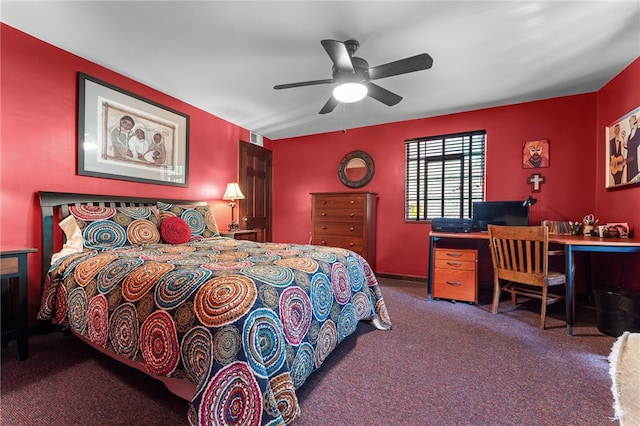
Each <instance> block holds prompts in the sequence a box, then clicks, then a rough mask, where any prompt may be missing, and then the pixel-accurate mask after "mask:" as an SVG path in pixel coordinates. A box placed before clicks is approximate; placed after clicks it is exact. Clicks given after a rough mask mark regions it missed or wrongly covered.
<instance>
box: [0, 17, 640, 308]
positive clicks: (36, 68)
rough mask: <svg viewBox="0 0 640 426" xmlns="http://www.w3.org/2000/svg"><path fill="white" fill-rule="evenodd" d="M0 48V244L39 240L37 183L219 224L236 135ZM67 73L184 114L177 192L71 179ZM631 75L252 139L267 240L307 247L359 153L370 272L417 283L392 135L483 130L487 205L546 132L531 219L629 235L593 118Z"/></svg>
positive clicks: (517, 178) (78, 61)
mask: <svg viewBox="0 0 640 426" xmlns="http://www.w3.org/2000/svg"><path fill="white" fill-rule="evenodd" d="M0 42H1V45H0V47H1V49H0V55H1V56H0V66H1V69H0V72H1V75H2V80H1V82H0V95H1V98H0V102H1V105H2V109H1V111H0V118H1V124H2V125H1V127H0V143H1V144H2V145H1V150H0V157H1V158H0V166H1V168H0V178H1V181H0V183H1V195H0V197H1V198H0V202H1V204H2V209H1V210H0V211H1V213H0V215H1V216H0V242H1V244H2V245H3V246H7V245H13V246H16V245H17V246H29V247H38V248H39V247H40V239H41V230H40V212H39V207H38V201H37V194H36V193H37V191H58V192H65V191H66V192H85V193H96V194H112V195H133V196H137V195H144V196H148V197H159V198H160V197H169V198H187V199H205V200H210V203H211V205H212V206H213V208H214V211H215V214H216V217H217V219H218V222H219V223H221V224H225V223H227V222H228V221H229V220H230V211H229V208H228V206H227V203H226V202H223V201H220V198H221V197H222V193H223V191H224V188H225V185H226V183H227V182H231V181H234V180H236V179H237V167H234V166H231V167H229V166H227V165H229V164H231V165H235V164H237V156H238V141H239V140H248V131H247V130H246V129H242V128H240V127H238V126H236V125H233V124H231V123H229V122H226V121H224V120H222V119H220V118H218V117H215V116H213V115H211V114H208V113H206V112H204V111H202V110H199V109H197V108H195V107H193V106H191V105H188V104H186V103H184V102H182V101H180V100H178V99H175V98H172V97H170V96H168V95H166V94H164V93H162V92H159V91H157V90H154V89H152V88H150V87H148V86H145V85H143V84H141V83H138V82H136V81H133V80H131V79H128V78H126V77H124V76H122V75H120V74H117V73H115V72H113V71H110V70H108V69H106V68H103V67H101V66H99V65H96V64H94V63H92V62H89V61H87V60H85V59H83V58H80V57H77V56H74V55H72V54H70V53H68V52H65V51H63V50H61V49H58V48H56V47H54V46H51V45H49V44H46V43H44V42H42V41H39V40H37V39H35V38H33V37H31V36H28V35H26V34H24V33H22V32H20V31H18V30H15V29H14V28H11V27H9V26H7V25H5V24H0ZM78 72H84V73H87V74H89V75H91V76H94V77H97V78H99V79H102V80H105V81H108V82H110V83H112V84H114V85H116V86H118V87H121V88H123V89H126V90H129V91H131V92H134V93H136V94H139V95H141V96H144V97H146V98H149V99H151V100H153V101H156V102H159V103H161V104H163V105H166V106H168V107H170V108H174V109H176V110H179V111H182V112H184V113H186V114H188V115H189V116H190V120H191V121H190V153H189V154H190V155H189V188H177V187H172V186H164V185H154V184H141V183H135V182H127V181H119V180H112V179H101V178H92V177H86V176H78V175H77V170H76V169H77V166H76V164H77V154H76V153H77V135H76V132H77V110H76V108H77V73H78ZM638 75H640V60H636V61H635V62H634V63H633V64H632V65H631V66H630V67H628V68H627V69H626V70H625V71H624V72H623V73H621V74H620V75H619V76H618V77H616V78H615V79H614V80H612V81H611V82H610V83H609V84H608V85H607V86H605V87H604V88H603V89H602V90H601V91H599V92H598V93H591V94H585V95H579V96H570V97H564V98H557V99H550V100H546V101H540V102H531V103H526V104H519V105H512V106H507V107H500V108H491V109H485V110H479V111H473V112H468V113H461V114H453V115H448V116H441V117H434V118H428V119H421V120H412V121H407V122H401V123H393V124H386V125H380V126H372V127H367V128H361V129H353V130H347V132H346V133H342V132H336V133H329V134H321V135H314V136H308V137H300V138H293V139H285V140H278V141H274V142H271V141H269V140H267V139H265V146H266V147H267V148H269V149H272V151H273V172H274V175H273V192H274V196H273V206H274V210H273V225H274V229H273V236H274V238H273V239H274V241H291V242H301V243H302V242H307V241H309V236H310V232H311V212H310V204H311V198H310V195H309V192H314V191H345V190H348V188H346V187H344V186H343V185H342V184H341V183H340V181H339V180H338V174H337V169H338V163H339V162H340V159H341V158H342V157H343V156H344V155H345V154H346V153H348V152H350V151H352V150H355V149H362V150H365V151H367V152H369V153H370V154H371V155H372V157H373V159H374V161H375V166H376V174H375V176H374V178H373V180H372V182H371V183H370V184H369V185H367V186H366V187H365V188H363V189H365V190H369V191H373V192H377V193H378V195H379V203H378V223H377V225H378V226H377V228H378V247H377V250H378V258H377V264H378V271H379V272H384V273H391V274H399V275H408V276H418V277H425V276H426V275H427V259H428V247H427V245H428V233H429V230H430V226H429V225H427V224H407V223H405V222H404V220H403V217H404V173H405V168H404V140H405V139H407V138H414V137H419V136H428V135H437V134H445V133H456V132H462V131H468V130H477V129H486V130H487V135H488V139H487V156H488V157H487V188H486V191H487V198H488V199H490V200H498V199H523V200H524V199H525V198H526V197H527V196H528V195H529V194H530V185H529V184H528V183H526V179H527V177H528V176H529V175H530V173H531V170H530V169H529V170H525V169H522V166H521V164H520V161H521V149H522V143H523V142H524V141H527V140H532V139H548V140H549V141H550V145H551V167H550V168H546V169H541V170H540V171H541V172H542V174H543V175H544V176H545V177H546V183H545V184H544V185H543V186H542V191H541V192H540V193H537V194H535V196H536V198H538V200H539V201H538V204H536V205H535V206H533V209H532V217H533V220H534V221H539V220H541V219H543V218H547V219H557V220H560V219H565V220H569V219H573V220H578V219H580V218H582V217H583V216H584V214H586V213H590V212H593V213H594V214H595V215H596V216H597V217H600V218H601V221H614V220H615V221H627V222H629V223H630V225H631V226H632V227H634V228H635V229H636V230H637V231H636V233H638V232H640V215H639V214H638V213H639V212H640V186H636V187H633V188H628V189H625V190H619V191H611V192H609V191H605V190H604V164H605V163H604V161H605V160H604V156H605V152H604V150H605V137H604V126H606V125H607V124H609V123H610V122H612V121H613V120H615V119H617V118H619V117H621V116H622V115H624V114H625V113H626V112H628V111H630V110H632V109H633V108H634V107H637V106H638V105H640V93H639V92H640V86H639V85H640V82H639V79H638ZM214 95H215V94H212V96H214ZM598 256H600V255H598ZM602 256H604V255H602ZM614 258H615V262H617V263H616V267H617V268H618V269H617V270H619V271H622V272H621V275H623V277H622V279H623V281H624V282H626V283H629V282H634V284H637V285H638V287H640V284H638V283H637V281H638V278H637V277H638V276H640V270H639V268H640V262H639V261H638V260H639V259H638V256H633V257H632V256H627V257H624V258H623V257H620V256H615V257H614ZM621 259H624V260H621ZM29 261H30V265H29V278H30V294H29V300H30V302H29V304H30V311H31V312H30V315H31V317H33V316H34V314H35V311H36V309H37V307H38V305H39V302H40V300H39V296H40V294H39V293H40V281H39V275H40V260H39V257H38V256H37V255H31V257H30V259H29ZM605 261H606V262H609V260H608V259H605ZM596 263H597V262H596ZM623 263H624V264H623ZM597 266H598V265H596V267H597ZM623 266H624V269H622V267H623ZM489 269H490V264H489ZM605 272H606V271H605V269H604V268H602V269H600V270H597V271H596V273H599V274H600V275H599V276H601V277H602V279H603V280H605V279H616V280H617V279H618V278H619V277H617V276H615V274H607V273H605ZM611 277H613V278H611ZM482 278H483V277H481V279H482ZM580 278H581V277H580V276H578V279H580ZM484 279H486V277H484Z"/></svg>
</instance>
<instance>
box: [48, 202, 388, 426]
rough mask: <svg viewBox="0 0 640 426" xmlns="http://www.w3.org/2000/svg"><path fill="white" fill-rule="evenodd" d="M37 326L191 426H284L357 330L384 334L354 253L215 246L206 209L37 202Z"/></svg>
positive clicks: (372, 283)
mask: <svg viewBox="0 0 640 426" xmlns="http://www.w3.org/2000/svg"><path fill="white" fill-rule="evenodd" d="M39 198H40V205H41V209H42V230H43V231H42V268H43V271H42V272H43V282H44V284H43V290H42V302H41V306H40V309H39V312H38V319H40V320H43V321H50V322H51V323H53V324H57V325H61V326H63V327H65V328H66V329H68V330H70V331H71V332H72V333H73V334H75V335H77V336H78V337H80V338H81V339H82V340H84V341H85V342H87V343H88V344H90V345H91V346H93V347H95V348H96V349H98V350H100V351H102V352H103V353H106V354H108V355H109V356H111V357H113V358H115V359H117V360H119V361H121V362H123V363H126V364H128V365H130V366H132V367H134V368H137V369H139V370H141V371H144V372H145V373H146V374H149V375H151V376H152V377H155V378H157V379H158V380H160V381H162V382H163V383H164V384H165V385H166V386H167V387H168V388H169V389H170V390H171V391H172V392H174V393H175V394H177V395H179V396H180V397H182V398H184V399H186V400H188V401H190V402H189V408H188V410H187V413H186V417H187V419H188V421H189V423H190V424H192V425H210V424H247V425H259V424H264V425H276V424H277V425H282V424H291V423H293V422H295V420H296V419H297V418H298V417H299V416H300V414H301V413H300V407H299V405H298V401H297V398H296V394H295V391H296V389H298V388H299V387H300V386H302V385H303V384H304V382H305V381H306V379H307V377H308V376H309V374H311V373H312V372H314V371H316V370H317V369H318V368H320V367H321V366H322V364H323V362H324V360H325V359H326V357H327V356H328V355H329V353H331V352H332V351H333V350H334V349H335V347H336V346H337V345H338V344H340V343H341V342H342V341H343V340H344V339H345V338H346V337H347V336H349V335H350V334H352V333H353V332H355V330H356V327H357V323H358V322H359V321H368V322H370V323H371V324H373V325H374V326H375V327H376V328H377V329H381V330H388V329H390V328H391V321H390V318H389V315H388V312H387V309H386V305H385V303H384V299H383V297H382V294H381V291H380V288H379V286H378V283H377V280H376V277H375V275H374V273H373V271H372V270H371V268H370V266H369V264H368V263H367V261H366V260H365V259H364V258H362V257H361V256H360V255H358V254H356V253H355V252H352V251H349V250H345V249H342V248H335V247H319V246H313V245H303V244H289V243H270V242H267V243H258V242H253V241H246V240H235V239H232V238H225V237H220V236H219V233H218V232H219V231H218V228H217V223H216V221H215V217H214V216H213V213H212V211H211V210H210V209H209V206H208V205H207V203H206V202H202V201H194V200H156V199H149V198H131V197H122V196H105V195H87V194H71V193H53V192H40V193H39Z"/></svg>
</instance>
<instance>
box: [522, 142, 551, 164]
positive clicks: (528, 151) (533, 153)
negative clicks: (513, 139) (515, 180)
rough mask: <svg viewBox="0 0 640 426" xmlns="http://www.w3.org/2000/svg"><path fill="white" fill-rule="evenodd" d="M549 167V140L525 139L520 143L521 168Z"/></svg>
mask: <svg viewBox="0 0 640 426" xmlns="http://www.w3.org/2000/svg"><path fill="white" fill-rule="evenodd" d="M543 167H549V141H548V140H546V139H542V140H538V141H527V142H525V143H523V144H522V168H523V169H540V168H543Z"/></svg>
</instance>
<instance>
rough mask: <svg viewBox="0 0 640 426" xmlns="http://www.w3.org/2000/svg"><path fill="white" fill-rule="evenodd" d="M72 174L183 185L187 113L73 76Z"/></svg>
mask: <svg viewBox="0 0 640 426" xmlns="http://www.w3.org/2000/svg"><path fill="white" fill-rule="evenodd" d="M78 84H79V90H78V93H79V100H78V174H79V175H84V176H95V177H103V178H110V179H120V180H129V181H134V182H145V183H155V184H161V185H172V186H182V187H187V186H189V116H188V115H186V114H183V113H181V112H179V111H175V110H173V109H171V108H168V107H166V106H163V105H160V104H158V103H156V102H153V101H151V100H149V99H146V98H143V97H141V96H138V95H136V94H134V93H131V92H128V91H126V90H123V89H120V88H118V87H116V86H114V85H112V84H109V83H107V82H104V81H101V80H98V79H96V78H93V77H91V76H88V75H86V74H83V73H79V75H78Z"/></svg>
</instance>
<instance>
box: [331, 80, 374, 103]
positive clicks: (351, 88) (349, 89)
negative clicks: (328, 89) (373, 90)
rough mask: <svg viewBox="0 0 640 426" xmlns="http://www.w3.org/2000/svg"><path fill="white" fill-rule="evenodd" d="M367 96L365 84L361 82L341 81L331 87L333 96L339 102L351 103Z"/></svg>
mask: <svg viewBox="0 0 640 426" xmlns="http://www.w3.org/2000/svg"><path fill="white" fill-rule="evenodd" d="M365 96H367V86H365V85H364V84H362V83H342V84H339V85H337V86H336V87H335V88H334V89H333V97H334V98H336V99H337V100H338V101H340V102H344V103H353V102H358V101H361V100H362V99H363V98H364V97H365Z"/></svg>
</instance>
